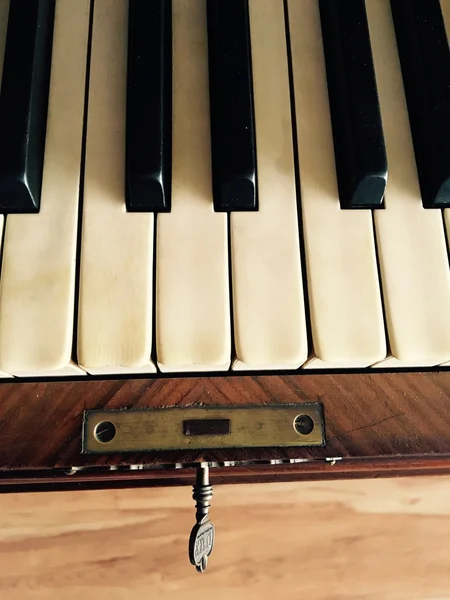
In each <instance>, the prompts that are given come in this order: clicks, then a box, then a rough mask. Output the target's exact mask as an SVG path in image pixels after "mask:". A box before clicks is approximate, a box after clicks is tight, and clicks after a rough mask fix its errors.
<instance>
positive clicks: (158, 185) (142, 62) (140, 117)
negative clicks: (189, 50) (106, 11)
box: [125, 0, 172, 212]
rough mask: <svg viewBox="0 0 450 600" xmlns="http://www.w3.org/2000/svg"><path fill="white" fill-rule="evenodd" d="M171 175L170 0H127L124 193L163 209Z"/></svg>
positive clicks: (134, 204) (131, 205)
mask: <svg viewBox="0 0 450 600" xmlns="http://www.w3.org/2000/svg"><path fill="white" fill-rule="evenodd" d="M171 179H172V0H129V26H128V73H127V132H126V169H125V187H126V190H125V199H126V207H127V210H128V211H132V212H169V211H170V207H171Z"/></svg>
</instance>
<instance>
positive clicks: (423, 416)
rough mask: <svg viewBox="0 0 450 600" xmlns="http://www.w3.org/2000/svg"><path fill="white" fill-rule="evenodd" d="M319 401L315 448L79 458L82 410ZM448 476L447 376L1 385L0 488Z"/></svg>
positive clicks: (444, 373)
mask: <svg viewBox="0 0 450 600" xmlns="http://www.w3.org/2000/svg"><path fill="white" fill-rule="evenodd" d="M307 402H319V403H320V404H321V405H322V407H323V413H324V423H325V444H324V445H323V446H320V447H288V448H278V447H277V448H252V449H248V448H247V449H244V448H236V449H226V450H224V449H217V448H216V449H214V448H211V449H208V450H189V451H187V450H183V451H173V450H172V451H153V452H141V453H129V452H127V453H122V454H110V453H108V454H85V453H83V452H82V445H81V438H82V424H83V415H84V411H86V410H92V409H125V408H126V409H146V408H169V407H173V406H177V407H193V406H202V407H208V406H220V407H228V408H230V407H237V406H249V405H252V406H258V405H259V406H261V405H278V404H288V403H299V404H300V405H301V404H302V403H307ZM201 462H208V463H210V466H211V467H214V468H211V469H210V474H211V483H213V484H214V483H221V482H237V481H240V482H253V481H255V482H257V481H273V480H277V481H281V480H295V479H305V478H308V479H312V478H328V477H331V478H337V477H373V476H378V475H401V474H415V473H428V474H438V473H448V472H450V372H449V371H445V370H440V371H436V370H428V371H417V372H411V371H408V372H406V371H405V372H399V371H397V372H373V371H370V372H369V371H365V372H359V373H356V372H355V373H353V372H346V373H322V372H311V371H310V372H302V373H294V374H285V373H284V374H266V375H261V374H257V375H255V374H253V375H235V374H231V375H226V376H224V375H222V376H220V375H217V376H204V375H202V376H188V377H187V376H180V377H178V376H175V377H174V376H170V377H166V376H157V377H145V378H132V379H117V378H114V379H112V378H111V379H100V378H90V377H89V378H83V379H78V380H71V381H68V380H64V381H56V380H53V381H48V380H46V381H38V380H34V381H25V380H22V381H19V380H15V381H5V382H3V383H2V384H1V385H0V491H11V490H17V491H20V490H28V489H42V490H45V489H66V488H77V489H79V488H93V487H115V486H133V485H135V486H143V485H145V486H147V485H171V484H183V483H186V484H192V483H193V478H194V477H195V466H196V465H198V463H201Z"/></svg>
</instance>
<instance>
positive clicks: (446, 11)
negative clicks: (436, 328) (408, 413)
mask: <svg viewBox="0 0 450 600" xmlns="http://www.w3.org/2000/svg"><path fill="white" fill-rule="evenodd" d="M441 11H442V16H443V17H444V24H445V29H446V32H447V38H448V39H450V0H441ZM444 223H445V228H446V230H447V246H448V251H449V252H450V209H448V208H445V209H444ZM444 364H446V365H447V366H448V365H450V362H448V363H444Z"/></svg>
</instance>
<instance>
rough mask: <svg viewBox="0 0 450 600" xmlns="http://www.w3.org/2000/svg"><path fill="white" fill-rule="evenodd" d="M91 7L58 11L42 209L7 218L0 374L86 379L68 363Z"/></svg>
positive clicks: (66, 0) (62, 6)
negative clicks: (67, 376)
mask: <svg viewBox="0 0 450 600" xmlns="http://www.w3.org/2000/svg"><path fill="white" fill-rule="evenodd" d="M89 12H90V2H89V0H79V1H78V2H77V4H76V5H75V4H74V3H73V1H72V0H59V2H57V4H56V11H55V23H54V34H53V51H52V67H51V78H50V90H49V105H48V119H47V134H46V143H45V158H44V171H43V182H42V195H41V209H40V212H39V214H20V215H9V216H8V218H7V221H6V229H5V240H4V248H3V264H2V278H1V285H0V368H1V369H2V370H5V371H7V372H8V373H12V374H14V375H22V376H24V375H35V376H37V375H39V376H43V375H74V374H84V371H82V370H81V369H80V368H79V367H78V366H77V365H76V364H75V363H74V362H73V361H72V344H73V328H74V324H73V317H74V293H75V263H76V251H77V220H78V198H79V185H80V161H81V144H82V133H83V112H84V96H85V78H86V57H87V46H88V30H89Z"/></svg>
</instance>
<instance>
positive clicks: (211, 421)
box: [83, 403, 325, 453]
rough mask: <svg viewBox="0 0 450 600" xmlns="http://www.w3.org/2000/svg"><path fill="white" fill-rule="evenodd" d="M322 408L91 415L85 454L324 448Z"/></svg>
mask: <svg viewBox="0 0 450 600" xmlns="http://www.w3.org/2000/svg"><path fill="white" fill-rule="evenodd" d="M324 444H325V433H324V425H323V415H322V406H321V404H319V403H308V404H295V405H294V404H289V405H286V404H284V405H283V404H280V405H276V406H253V407H252V406H248V407H236V408H223V407H221V408H216V407H214V408H213V407H208V408H182V407H180V408H163V409H148V410H88V411H86V412H85V413H84V423H83V452H95V453H105V452H142V451H144V452H145V451H150V450H187V449H193V450H195V449H201V448H258V447H270V446H272V447H273V446H322V445H324Z"/></svg>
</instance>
